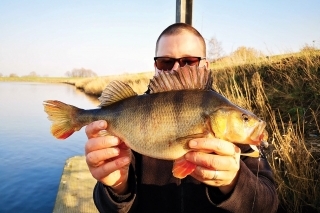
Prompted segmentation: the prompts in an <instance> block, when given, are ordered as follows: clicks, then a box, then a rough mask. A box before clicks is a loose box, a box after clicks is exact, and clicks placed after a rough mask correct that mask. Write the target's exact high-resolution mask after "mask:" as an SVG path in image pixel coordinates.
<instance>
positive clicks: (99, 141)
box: [85, 136, 121, 154]
mask: <svg viewBox="0 0 320 213" xmlns="http://www.w3.org/2000/svg"><path fill="white" fill-rule="evenodd" d="M120 143H121V141H120V139H119V138H118V137H114V136H105V137H98V138H91V139H90V140H89V141H88V142H87V143H86V145H85V153H86V154H88V153H89V152H92V151H95V150H100V149H106V148H109V147H113V146H117V145H119V144H120Z"/></svg>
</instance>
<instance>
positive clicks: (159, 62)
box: [154, 56, 206, 71]
mask: <svg viewBox="0 0 320 213" xmlns="http://www.w3.org/2000/svg"><path fill="white" fill-rule="evenodd" d="M203 59H206V58H203V57H193V56H190V57H182V58H170V57H154V61H155V64H156V67H157V68H158V70H164V71H166V70H171V69H172V67H173V66H174V64H175V63H176V62H178V63H179V65H180V67H183V66H185V65H186V64H188V65H189V66H194V65H197V66H199V63H200V61H201V60H203Z"/></svg>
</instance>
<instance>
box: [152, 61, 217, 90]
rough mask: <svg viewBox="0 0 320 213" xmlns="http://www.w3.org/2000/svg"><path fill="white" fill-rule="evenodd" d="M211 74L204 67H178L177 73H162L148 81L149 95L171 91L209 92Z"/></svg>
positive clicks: (211, 80)
mask: <svg viewBox="0 0 320 213" xmlns="http://www.w3.org/2000/svg"><path fill="white" fill-rule="evenodd" d="M212 82H213V78H212V72H211V70H207V69H206V67H205V66H203V67H198V66H189V65H185V66H184V67H180V68H179V69H178V70H177V71H162V72H159V74H158V75H157V76H154V77H153V79H151V80H150V83H149V89H150V93H159V92H166V91H173V90H209V89H211V87H212Z"/></svg>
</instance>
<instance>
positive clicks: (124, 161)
mask: <svg viewBox="0 0 320 213" xmlns="http://www.w3.org/2000/svg"><path fill="white" fill-rule="evenodd" d="M122 162H123V163H124V164H126V163H129V162H130V158H129V157H124V158H123V159H122Z"/></svg>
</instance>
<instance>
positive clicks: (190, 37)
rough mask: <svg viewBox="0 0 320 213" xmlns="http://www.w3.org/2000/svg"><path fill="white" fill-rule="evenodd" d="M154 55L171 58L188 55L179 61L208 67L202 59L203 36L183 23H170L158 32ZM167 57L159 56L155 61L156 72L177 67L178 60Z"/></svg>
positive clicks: (204, 49) (204, 51)
mask: <svg viewBox="0 0 320 213" xmlns="http://www.w3.org/2000/svg"><path fill="white" fill-rule="evenodd" d="M155 56H156V57H169V58H172V59H179V58H182V57H188V58H182V59H180V60H179V62H180V63H182V65H184V64H185V62H187V63H188V64H189V65H194V64H198V63H199V66H207V67H208V62H207V61H206V60H205V59H204V58H205V57H206V44H205V41H204V38H203V37H202V35H201V34H200V33H199V32H198V31H197V30H196V29H195V28H193V27H192V26H190V25H188V24H184V23H175V24H172V25H170V26H169V27H167V28H166V29H165V30H164V31H163V32H162V33H161V34H160V36H159V38H158V40H157V43H156V51H155ZM193 57H195V58H193ZM169 58H159V59H158V60H156V61H155V64H154V65H155V70H156V73H157V72H158V71H159V70H162V69H163V68H165V69H164V70H167V68H168V69H170V70H176V69H177V68H178V67H179V62H178V60H172V59H171V60H170V59H169ZM189 62H190V63H191V64H190V63H189ZM165 63H167V64H168V66H166V65H165ZM172 64H173V65H172ZM162 65H164V66H162ZM159 66H160V67H159ZM171 66H172V67H171Z"/></svg>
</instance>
